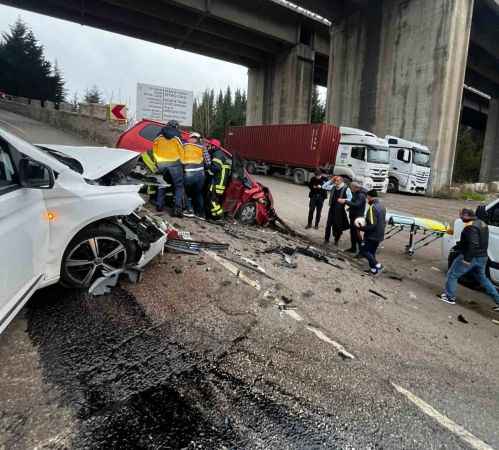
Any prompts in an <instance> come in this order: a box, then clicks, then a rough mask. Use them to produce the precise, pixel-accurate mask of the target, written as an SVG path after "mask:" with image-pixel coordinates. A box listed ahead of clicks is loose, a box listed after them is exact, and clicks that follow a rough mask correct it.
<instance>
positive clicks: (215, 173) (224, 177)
mask: <svg viewBox="0 0 499 450" xmlns="http://www.w3.org/2000/svg"><path fill="white" fill-rule="evenodd" d="M210 143H211V147H210V156H211V165H210V170H209V175H210V185H209V188H208V197H209V207H210V210H209V211H210V215H211V217H212V218H213V219H215V220H218V219H221V218H222V217H223V213H224V210H223V206H222V203H223V195H224V193H225V188H226V187H227V185H228V184H229V176H230V171H231V165H230V164H229V158H228V157H227V154H226V153H225V152H224V151H223V150H222V149H221V143H220V141H219V140H218V139H212V140H211V142H210Z"/></svg>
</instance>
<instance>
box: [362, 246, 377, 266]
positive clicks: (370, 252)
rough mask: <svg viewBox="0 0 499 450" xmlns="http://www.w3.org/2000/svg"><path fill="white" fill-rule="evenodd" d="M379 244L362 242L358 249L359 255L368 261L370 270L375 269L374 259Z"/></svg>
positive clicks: (375, 260)
mask: <svg viewBox="0 0 499 450" xmlns="http://www.w3.org/2000/svg"><path fill="white" fill-rule="evenodd" d="M379 244H380V242H378V241H371V240H364V242H362V244H361V247H360V253H361V255H362V256H363V257H364V258H366V259H367V260H368V261H369V267H370V268H371V269H376V266H377V265H378V261H377V259H376V252H377V251H378V247H379Z"/></svg>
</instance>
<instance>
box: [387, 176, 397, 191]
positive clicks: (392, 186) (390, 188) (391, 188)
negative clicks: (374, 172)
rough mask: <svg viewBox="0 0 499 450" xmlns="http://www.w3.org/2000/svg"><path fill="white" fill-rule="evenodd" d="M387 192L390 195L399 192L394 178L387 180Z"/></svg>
mask: <svg viewBox="0 0 499 450" xmlns="http://www.w3.org/2000/svg"><path fill="white" fill-rule="evenodd" d="M387 191H388V192H390V193H391V194H396V193H397V192H398V191H399V182H398V181H397V179H396V178H390V179H389V180H388V189H387Z"/></svg>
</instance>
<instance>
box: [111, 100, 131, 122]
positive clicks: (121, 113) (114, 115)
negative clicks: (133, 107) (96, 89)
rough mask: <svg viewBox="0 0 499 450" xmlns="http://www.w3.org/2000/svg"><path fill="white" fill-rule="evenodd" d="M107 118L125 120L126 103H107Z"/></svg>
mask: <svg viewBox="0 0 499 450" xmlns="http://www.w3.org/2000/svg"><path fill="white" fill-rule="evenodd" d="M108 119H109V120H112V121H118V122H126V120H127V109H126V105H123V104H115V103H110V104H109V111H108Z"/></svg>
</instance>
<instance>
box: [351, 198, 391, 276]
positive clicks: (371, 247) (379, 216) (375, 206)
mask: <svg viewBox="0 0 499 450" xmlns="http://www.w3.org/2000/svg"><path fill="white" fill-rule="evenodd" d="M367 203H368V204H369V207H368V209H367V213H366V224H365V225H364V226H362V227H358V229H359V230H361V231H363V232H364V239H363V240H362V243H361V246H360V254H361V255H362V256H363V257H364V258H366V259H367V261H368V262H369V269H370V273H371V274H372V275H378V274H379V273H381V272H382V271H383V266H382V265H381V264H380V263H379V262H378V261H377V259H376V252H377V251H378V247H379V244H381V242H383V241H384V239H385V228H386V209H385V207H384V206H383V204H382V203H381V202H380V200H379V199H378V192H377V191H374V190H371V191H369V192H368V193H367Z"/></svg>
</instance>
